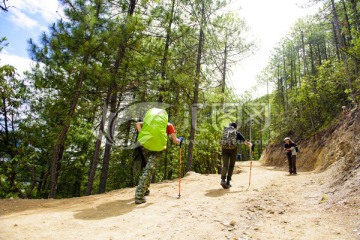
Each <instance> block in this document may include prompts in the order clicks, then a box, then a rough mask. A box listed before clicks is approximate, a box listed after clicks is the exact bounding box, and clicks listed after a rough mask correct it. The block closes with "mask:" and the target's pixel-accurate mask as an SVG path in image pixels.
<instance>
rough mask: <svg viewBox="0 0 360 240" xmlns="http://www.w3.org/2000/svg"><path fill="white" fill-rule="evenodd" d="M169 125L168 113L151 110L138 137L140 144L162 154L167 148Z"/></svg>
mask: <svg viewBox="0 0 360 240" xmlns="http://www.w3.org/2000/svg"><path fill="white" fill-rule="evenodd" d="M167 124H168V115H167V112H166V111H165V110H163V109H159V108H151V109H149V110H148V111H147V112H146V114H145V117H144V120H143V125H142V127H141V131H140V133H139V135H138V139H137V140H138V142H139V143H140V145H141V146H143V147H144V148H146V149H148V150H150V151H155V152H160V151H163V150H164V149H165V148H166V142H167V135H166V128H167Z"/></svg>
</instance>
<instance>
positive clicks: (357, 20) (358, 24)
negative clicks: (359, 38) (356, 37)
mask: <svg viewBox="0 0 360 240" xmlns="http://www.w3.org/2000/svg"><path fill="white" fill-rule="evenodd" d="M350 2H351V8H352V10H353V13H354V24H355V30H356V31H360V17H359V12H358V10H357V1H356V0H350Z"/></svg>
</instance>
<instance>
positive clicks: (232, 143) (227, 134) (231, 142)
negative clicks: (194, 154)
mask: <svg viewBox="0 0 360 240" xmlns="http://www.w3.org/2000/svg"><path fill="white" fill-rule="evenodd" d="M236 143H237V132H236V129H235V128H234V127H231V126H230V127H224V130H223V133H222V135H221V139H220V144H221V147H222V148H225V149H235V148H236Z"/></svg>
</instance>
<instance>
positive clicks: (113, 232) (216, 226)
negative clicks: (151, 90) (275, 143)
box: [0, 162, 360, 240]
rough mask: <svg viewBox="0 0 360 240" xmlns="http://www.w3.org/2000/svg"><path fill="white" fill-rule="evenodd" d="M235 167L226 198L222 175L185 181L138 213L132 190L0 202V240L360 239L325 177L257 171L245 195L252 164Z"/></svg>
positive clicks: (161, 191) (353, 212) (159, 187)
mask: <svg viewBox="0 0 360 240" xmlns="http://www.w3.org/2000/svg"><path fill="white" fill-rule="evenodd" d="M238 164H239V165H240V164H241V173H240V174H234V176H233V181H232V185H233V187H232V188H231V189H230V190H224V189H222V188H221V186H220V184H219V183H220V176H219V175H200V174H196V173H189V174H188V175H187V176H186V177H185V178H183V179H182V181H181V187H182V188H181V198H180V199H178V198H177V195H178V190H177V187H178V182H177V181H171V182H167V183H161V184H152V185H151V187H150V189H151V194H150V196H148V198H147V200H148V202H147V203H145V204H141V205H135V204H134V189H130V188H128V189H122V190H118V191H112V192H109V193H107V194H102V195H95V196H89V197H82V198H72V199H64V200H1V201H0V239H1V240H9V239H11V240H12V239H106V240H109V239H296V240H298V239H304V240H305V239H306V240H309V239H336V240H337V239H360V212H359V209H358V208H356V207H353V206H351V205H350V206H336V205H332V204H330V203H329V202H328V201H326V200H327V199H326V196H325V194H326V193H327V191H328V190H326V187H325V185H324V184H323V181H324V178H323V177H322V178H320V177H319V175H318V174H314V173H302V172H300V174H299V175H297V176H286V173H285V172H283V171H276V170H274V169H272V168H269V167H263V166H260V165H259V164H258V163H256V164H254V165H256V166H254V167H253V171H252V173H253V174H252V182H251V186H250V188H249V189H248V190H247V187H248V181H249V168H248V166H249V162H241V163H238ZM239 165H238V166H237V169H236V171H237V172H239V171H240V170H239V169H240V166H239ZM328 195H329V194H328ZM329 196H330V198H331V194H330V195H329ZM321 200H323V202H322V203H321Z"/></svg>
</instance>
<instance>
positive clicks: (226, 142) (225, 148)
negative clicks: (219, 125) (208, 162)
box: [220, 122, 252, 189]
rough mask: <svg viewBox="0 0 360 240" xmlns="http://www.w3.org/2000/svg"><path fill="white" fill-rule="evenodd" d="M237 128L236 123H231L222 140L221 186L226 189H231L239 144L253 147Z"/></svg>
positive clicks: (226, 128) (225, 129)
mask: <svg viewBox="0 0 360 240" xmlns="http://www.w3.org/2000/svg"><path fill="white" fill-rule="evenodd" d="M236 128H237V124H236V123H234V122H232V123H230V124H229V126H228V127H225V128H224V131H223V134H222V137H221V140H220V144H221V153H222V160H223V166H222V170H221V182H220V184H221V186H222V187H223V188H224V189H227V188H230V187H231V184H230V181H231V176H232V174H233V171H234V166H235V161H236V155H237V146H238V143H244V144H245V145H247V146H249V147H251V146H252V144H251V143H250V142H249V141H247V140H246V139H245V138H244V137H243V135H241V133H240V132H238V131H237V130H236ZM225 180H226V181H225Z"/></svg>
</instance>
